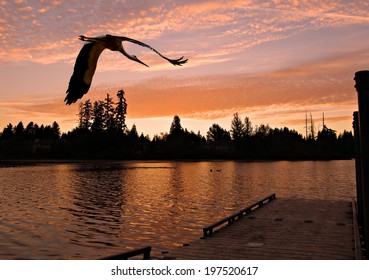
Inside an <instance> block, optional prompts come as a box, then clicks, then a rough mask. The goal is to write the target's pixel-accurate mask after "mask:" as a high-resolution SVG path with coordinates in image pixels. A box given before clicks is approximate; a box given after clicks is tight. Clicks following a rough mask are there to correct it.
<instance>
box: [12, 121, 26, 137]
mask: <svg viewBox="0 0 369 280" xmlns="http://www.w3.org/2000/svg"><path fill="white" fill-rule="evenodd" d="M14 132H15V135H16V136H17V137H23V136H24V125H23V122H19V123H18V124H17V126H16V127H15V128H14Z"/></svg>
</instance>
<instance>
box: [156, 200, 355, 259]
mask: <svg viewBox="0 0 369 280" xmlns="http://www.w3.org/2000/svg"><path fill="white" fill-rule="evenodd" d="M168 251H169V253H168V254H165V255H161V256H157V257H158V258H162V259H198V260H200V259H268V260H277V259H315V260H320V259H333V260H336V259H355V242H354V230H353V218H352V202H346V201H325V200H306V199H284V198H277V199H275V200H273V201H271V202H270V203H268V204H267V205H265V206H264V207H262V208H260V209H258V210H257V211H255V212H252V213H251V214H249V215H247V216H245V217H243V218H241V219H240V220H238V221H236V222H234V223H232V224H230V225H227V226H225V227H223V228H221V229H219V230H218V231H216V232H215V233H214V234H213V235H212V236H210V237H206V238H204V239H198V240H194V241H193V242H190V243H189V246H185V247H177V248H172V249H170V250H168Z"/></svg>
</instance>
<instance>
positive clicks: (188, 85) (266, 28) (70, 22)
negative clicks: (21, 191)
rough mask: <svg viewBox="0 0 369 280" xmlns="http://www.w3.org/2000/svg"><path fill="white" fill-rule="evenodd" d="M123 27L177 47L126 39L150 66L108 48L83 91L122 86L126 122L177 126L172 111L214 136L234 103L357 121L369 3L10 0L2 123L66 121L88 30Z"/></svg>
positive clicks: (94, 93)
mask: <svg viewBox="0 0 369 280" xmlns="http://www.w3.org/2000/svg"><path fill="white" fill-rule="evenodd" d="M81 34H84V35H86V36H99V35H104V34H113V35H120V36H127V37H131V38H134V39H137V40H140V41H143V42H145V43H147V44H149V45H151V46H153V47H154V48H155V49H157V50H159V51H160V52H161V53H163V54H164V55H166V56H168V57H170V58H179V57H181V56H185V57H186V58H188V63H187V64H185V65H183V66H181V67H175V66H173V65H171V64H169V63H167V62H166V61H165V60H163V59H161V58H160V57H159V56H158V55H156V54H155V53H154V52H151V51H150V50H148V49H146V48H142V47H140V46H136V45H132V44H130V43H124V47H125V48H126V50H127V51H128V53H130V54H135V55H137V56H138V58H139V59H141V60H142V61H143V62H145V63H146V64H148V65H150V68H146V67H144V66H143V65H141V64H138V63H135V62H133V61H130V60H128V59H126V58H125V57H124V56H122V54H120V53H115V52H111V51H109V50H105V51H104V52H103V53H102V55H101V57H100V59H99V63H98V67H97V70H96V73H95V76H94V79H93V82H92V86H91V88H90V91H89V93H88V94H87V95H85V96H84V97H83V99H82V101H85V100H86V99H91V100H92V101H94V100H97V99H100V100H102V99H103V98H104V97H105V96H106V93H109V94H110V95H112V96H113V97H115V99H116V93H117V91H118V90H119V89H124V91H125V92H126V98H127V103H128V114H127V125H128V127H131V126H132V124H136V126H137V129H138V132H139V133H141V132H143V133H144V134H149V135H150V136H153V135H154V134H159V133H160V132H168V131H169V127H170V123H171V121H172V119H173V116H174V115H179V116H180V117H181V123H182V126H183V127H185V128H187V129H188V130H193V131H195V132H197V131H198V130H200V132H201V133H202V134H203V135H205V134H206V131H207V130H208V129H209V127H210V126H211V125H212V124H213V123H218V124H220V125H221V126H222V127H223V128H226V129H230V123H231V119H232V117H233V114H234V113H235V112H238V113H239V115H240V116H241V118H242V119H243V118H244V117H246V116H248V117H249V118H250V120H251V122H252V124H253V125H260V124H269V125H270V126H271V127H284V126H287V127H289V128H293V129H296V130H297V131H298V132H300V133H302V134H304V131H305V129H304V126H305V114H306V113H308V114H310V113H311V114H312V116H313V118H314V121H315V126H316V127H315V128H316V129H319V128H320V129H321V127H322V113H323V112H324V113H325V123H326V125H327V126H328V127H329V128H332V129H335V130H337V132H338V133H340V132H343V130H344V129H346V130H351V126H352V112H353V111H355V110H356V109H357V96H356V91H355V89H354V81H353V77H354V73H355V72H356V71H359V70H364V69H369V2H368V1H367V0H354V1H352V0H350V1H343V0H341V1H338V0H329V1H328V0H317V1H315V0H313V1H310V0H309V1H307V0H304V1H298V0H291V1H281V0H274V1H257V0H241V1H238V0H234V1H232V0H230V1H205V0H204V1H201V0H200V1H199V0H193V1H179V0H170V1H141V0H132V1H128V0H127V1H124V0H120V1H114V0H109V1H97V0H89V1H80V0H78V1H77V0H76V1H57V0H55V1H45V0H39V1H31V0H16V1H0V43H1V44H0V129H1V130H2V129H3V128H4V127H5V126H6V125H7V124H8V123H12V124H13V125H16V124H17V123H18V122H19V121H23V123H24V124H25V125H26V124H28V123H29V122H30V121H33V122H36V123H38V124H51V123H52V122H53V121H57V122H58V123H59V125H60V127H61V130H62V131H64V132H66V131H68V130H71V129H73V128H74V127H76V125H77V116H76V114H77V113H78V102H77V103H76V104H73V105H71V106H67V105H65V103H64V98H65V92H66V89H67V87H68V83H69V79H70V76H71V74H72V72H73V66H74V62H75V59H76V57H77V55H78V52H79V51H80V49H81V47H82V45H83V43H82V42H81V41H79V40H78V36H79V35H81Z"/></svg>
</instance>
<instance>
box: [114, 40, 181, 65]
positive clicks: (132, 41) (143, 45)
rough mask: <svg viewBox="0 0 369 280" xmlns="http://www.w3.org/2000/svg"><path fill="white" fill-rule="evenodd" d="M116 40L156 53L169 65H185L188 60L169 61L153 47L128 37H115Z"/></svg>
mask: <svg viewBox="0 0 369 280" xmlns="http://www.w3.org/2000/svg"><path fill="white" fill-rule="evenodd" d="M116 37H117V38H119V39H120V40H122V41H128V42H131V43H133V44H137V45H139V46H141V47H145V48H148V49H150V50H152V51H154V52H156V53H157V54H158V55H160V56H161V57H162V58H164V59H166V60H168V61H169V62H170V63H172V64H173V65H178V66H181V65H182V64H185V63H186V62H187V60H188V59H183V56H182V57H180V58H178V59H170V58H167V57H166V56H164V55H162V54H161V53H160V52H158V51H157V50H155V49H154V48H153V47H151V46H149V45H147V44H145V43H143V42H141V41H138V40H135V39H131V38H128V37H124V36H116Z"/></svg>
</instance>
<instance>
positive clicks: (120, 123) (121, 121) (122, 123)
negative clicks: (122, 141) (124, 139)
mask: <svg viewBox="0 0 369 280" xmlns="http://www.w3.org/2000/svg"><path fill="white" fill-rule="evenodd" d="M117 96H118V98H119V101H118V103H117V106H116V108H115V119H116V126H117V129H118V130H119V131H120V132H124V130H125V129H126V128H127V126H126V114H127V102H126V98H125V97H124V91H123V90H120V91H118V94H117Z"/></svg>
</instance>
